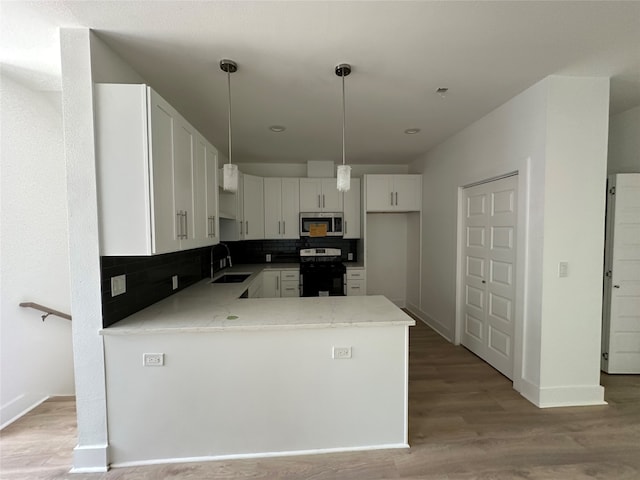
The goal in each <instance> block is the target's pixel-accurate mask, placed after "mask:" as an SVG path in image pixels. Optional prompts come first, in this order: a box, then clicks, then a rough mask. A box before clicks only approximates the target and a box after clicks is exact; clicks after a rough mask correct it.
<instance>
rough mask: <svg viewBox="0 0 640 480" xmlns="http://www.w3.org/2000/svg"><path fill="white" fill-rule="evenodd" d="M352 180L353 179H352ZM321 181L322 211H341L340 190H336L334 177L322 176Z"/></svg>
mask: <svg viewBox="0 0 640 480" xmlns="http://www.w3.org/2000/svg"><path fill="white" fill-rule="evenodd" d="M352 181H353V180H352ZM321 183H322V211H323V212H342V208H343V203H342V192H340V191H339V190H338V184H337V180H336V179H335V178H323V179H322V180H321Z"/></svg>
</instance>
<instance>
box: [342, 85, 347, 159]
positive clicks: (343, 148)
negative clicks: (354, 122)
mask: <svg viewBox="0 0 640 480" xmlns="http://www.w3.org/2000/svg"><path fill="white" fill-rule="evenodd" d="M344 77H345V75H344V73H343V75H342V165H344V164H345V156H346V155H345V125H346V123H347V106H346V101H345V95H344Z"/></svg>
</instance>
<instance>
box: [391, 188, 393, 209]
mask: <svg viewBox="0 0 640 480" xmlns="http://www.w3.org/2000/svg"><path fill="white" fill-rule="evenodd" d="M391 206H392V207H393V192H391Z"/></svg>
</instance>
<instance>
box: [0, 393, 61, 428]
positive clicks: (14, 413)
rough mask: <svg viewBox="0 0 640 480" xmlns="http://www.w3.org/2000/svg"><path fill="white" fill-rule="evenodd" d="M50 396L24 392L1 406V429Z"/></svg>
mask: <svg viewBox="0 0 640 480" xmlns="http://www.w3.org/2000/svg"><path fill="white" fill-rule="evenodd" d="M48 398H49V397H48V396H40V395H35V394H31V395H29V394H22V395H18V396H17V397H16V398H14V399H13V400H11V401H10V402H8V403H7V404H5V405H2V407H0V430H2V429H3V428H5V427H6V426H8V425H11V424H12V423H13V422H15V421H16V420H18V419H19V418H20V417H22V416H23V415H25V414H27V413H29V412H30V411H31V410H33V409H34V408H36V407H37V406H38V405H40V404H41V403H42V402H44V401H45V400H47V399H48Z"/></svg>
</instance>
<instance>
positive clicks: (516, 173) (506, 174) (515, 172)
mask: <svg viewBox="0 0 640 480" xmlns="http://www.w3.org/2000/svg"><path fill="white" fill-rule="evenodd" d="M516 175H518V170H514V171H513V172H509V173H505V174H504V175H498V176H495V177H491V178H485V179H484V180H479V181H477V182H473V183H468V184H467V185H463V186H462V187H461V188H463V189H464V188H471V187H477V186H478V185H484V184H485V183H491V182H495V181H496V180H502V179H503V178H509V177H515V176H516Z"/></svg>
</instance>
